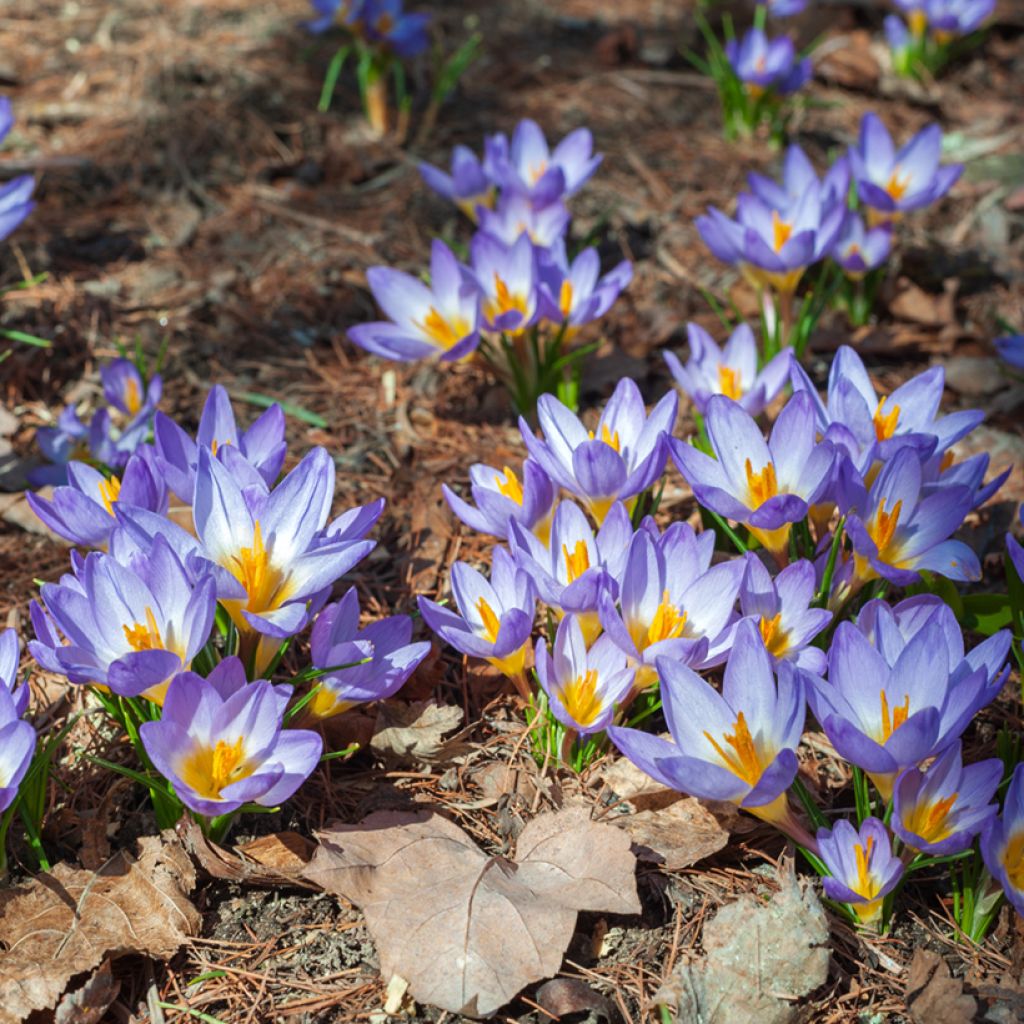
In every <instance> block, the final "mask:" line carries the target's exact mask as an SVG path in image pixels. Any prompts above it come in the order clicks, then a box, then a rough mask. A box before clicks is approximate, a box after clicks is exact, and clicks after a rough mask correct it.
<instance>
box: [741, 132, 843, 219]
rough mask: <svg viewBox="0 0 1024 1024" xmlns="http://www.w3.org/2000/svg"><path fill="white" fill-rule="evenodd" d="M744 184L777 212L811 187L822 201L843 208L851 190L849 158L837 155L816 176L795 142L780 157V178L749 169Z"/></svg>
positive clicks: (795, 202) (807, 158) (808, 160)
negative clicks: (822, 171) (820, 174)
mask: <svg viewBox="0 0 1024 1024" xmlns="http://www.w3.org/2000/svg"><path fill="white" fill-rule="evenodd" d="M747 183H748V184H749V185H750V192H751V194H752V195H754V196H756V197H757V198H758V199H760V200H761V201H762V202H764V203H767V204H768V206H770V207H772V208H773V209H776V210H779V211H782V210H785V209H787V208H788V207H791V206H795V205H796V204H797V203H799V202H800V200H801V198H802V197H803V195H804V193H806V192H808V191H810V190H813V191H816V192H818V193H819V194H820V196H821V199H822V202H823V203H825V204H828V205H831V204H835V203H838V204H839V205H840V206H842V207H844V208H845V206H846V198H847V196H848V195H849V192H850V161H849V158H848V157H846V156H841V157H839V159H838V160H836V161H835V162H834V163H833V164H832V165H831V166H830V167H829V169H828V170H827V171H826V172H825V174H824V175H823V176H822V177H820V178H819V177H818V173H817V171H815V169H814V164H812V163H811V160H810V157H808V155H807V154H806V153H805V152H804V151H803V150H802V149H801V148H800V147H799V146H798V145H796V144H795V143H794V144H793V145H791V146H789V147H788V148H787V149H786V152H785V155H784V156H783V158H782V175H781V178H780V180H778V181H776V180H775V179H774V178H769V177H766V176H765V175H763V174H758V173H757V172H756V171H751V172H749V173H748V174H747Z"/></svg>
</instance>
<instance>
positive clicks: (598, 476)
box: [519, 377, 679, 523]
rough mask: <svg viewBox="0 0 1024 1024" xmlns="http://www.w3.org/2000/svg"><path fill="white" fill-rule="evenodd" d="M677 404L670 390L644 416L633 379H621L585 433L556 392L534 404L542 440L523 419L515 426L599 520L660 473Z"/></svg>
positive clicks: (545, 467)
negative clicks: (617, 503)
mask: <svg viewBox="0 0 1024 1024" xmlns="http://www.w3.org/2000/svg"><path fill="white" fill-rule="evenodd" d="M678 402H679V400H678V397H677V395H676V393H675V392H674V391H670V392H669V393H668V394H666V395H664V396H663V397H662V399H661V400H660V401H659V402H658V404H657V405H656V406H655V407H654V408H653V409H652V410H651V414H650V416H648V415H647V410H646V409H645V407H644V400H643V398H642V397H641V395H640V389H639V388H638V387H637V386H636V382H635V381H633V380H632V379H631V378H629V377H623V378H622V380H620V381H619V383H618V384H617V385H616V386H615V391H614V392H612V396H611V398H609V399H608V404H607V405H606V406H605V407H604V411H603V412H602V413H601V417H600V419H599V420H598V421H597V427H596V428H595V429H594V430H592V431H588V430H587V428H586V427H584V426H583V424H582V423H581V422H580V420H579V419H578V418H577V417H576V416H575V414H574V413H572V412H571V411H570V410H569V409H568V408H567V407H566V406H565V405H563V404H562V403H561V402H560V401H559V400H558V399H557V398H555V397H554V395H541V397H540V400H539V401H538V402H537V418H538V420H539V421H540V428H541V432H542V435H543V436H542V437H541V438H538V437H536V436H535V435H534V433H533V431H532V430H531V429H530V425H529V424H528V423H527V421H526V420H525V418H523V417H520V418H519V429H520V431H521V432H522V435H523V441H524V442H525V444H526V448H527V450H528V451H529V453H530V455H531V456H532V457H533V458H534V459H535V460H536V461H537V462H538V463H539V464H540V466H541V467H542V468H543V470H544V471H545V472H546V473H547V474H548V476H550V477H551V479H552V480H553V481H554V482H555V483H556V484H558V485H559V486H560V487H564V488H565V490H567V491H568V492H569V493H570V494H574V495H576V497H578V498H579V499H580V500H581V501H583V502H585V503H586V506H587V508H588V509H589V510H590V512H591V514H592V515H593V516H594V518H595V519H596V520H597V522H598V523H600V522H603V520H604V517H605V516H606V515H607V514H608V510H609V509H610V508H611V507H612V505H613V504H614V503H615V502H616V501H629V500H630V499H631V498H636V497H637V495H639V494H641V493H643V492H644V491H645V490H647V488H648V487H650V486H651V485H652V484H653V483H654V481H655V480H657V479H658V477H659V476H661V474H662V472H663V470H664V468H665V459H666V457H667V454H668V453H667V451H666V448H665V438H666V437H667V436H668V435H669V434H670V433H671V431H672V427H673V426H674V424H675V420H676V409H677V407H678Z"/></svg>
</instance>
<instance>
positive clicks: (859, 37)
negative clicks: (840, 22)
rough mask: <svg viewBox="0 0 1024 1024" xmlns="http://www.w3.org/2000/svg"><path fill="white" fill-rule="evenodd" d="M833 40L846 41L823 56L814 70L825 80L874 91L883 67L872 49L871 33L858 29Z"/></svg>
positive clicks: (851, 87)
mask: <svg viewBox="0 0 1024 1024" xmlns="http://www.w3.org/2000/svg"><path fill="white" fill-rule="evenodd" d="M833 42H834V43H835V44H839V43H841V42H845V44H846V45H845V46H837V48H836V49H834V50H831V51H830V52H829V53H827V54H826V55H825V56H824V57H822V59H821V61H820V62H819V63H818V66H817V67H816V68H815V71H816V72H817V73H818V74H819V75H821V77H822V78H823V79H825V81H828V82H835V84H836V85H841V86H844V87H845V88H847V89H860V90H861V91H863V92H871V91H872V90H873V89H874V88H875V87H876V86H877V85H878V79H879V77H880V76H881V74H882V69H881V67H880V66H879V64H878V60H877V59H876V58H875V55H874V53H872V52H871V43H872V38H871V35H870V33H868V32H866V31H863V30H858V31H856V32H851V33H849V35H847V36H844V37H840V38H837V39H835V40H834V41H833Z"/></svg>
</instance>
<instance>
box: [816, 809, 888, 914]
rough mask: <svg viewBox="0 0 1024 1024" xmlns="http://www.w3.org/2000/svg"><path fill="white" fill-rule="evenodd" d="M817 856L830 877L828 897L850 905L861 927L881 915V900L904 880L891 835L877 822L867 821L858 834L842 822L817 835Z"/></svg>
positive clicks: (827, 886) (827, 889) (825, 887)
mask: <svg viewBox="0 0 1024 1024" xmlns="http://www.w3.org/2000/svg"><path fill="white" fill-rule="evenodd" d="M818 856H820V857H821V859H822V862H823V863H824V865H825V867H827V868H828V870H829V876H828V877H826V878H824V879H822V886H823V887H824V889H825V895H826V896H828V898H829V899H833V900H837V901H838V902H840V903H849V904H850V906H851V907H853V909H854V911H855V912H856V914H857V916H858V917H859V918H860V920H861V923H862V924H871V923H872V922H873V921H876V920H877V919H878V918H879V916H880V915H881V913H882V900H884V899H885V897H886V896H888V895H889V893H891V892H892V891H893V889H895V888H896V886H897V884H898V883H899V881H900V879H901V878H902V877H903V862H902V861H901V860H900V858H899V857H896V856H893V852H892V839H891V838H890V837H889V831H888V829H886V827H885V825H883V824H882V822H881V821H879V820H878V818H865V819H864V821H863V823H862V824H861V826H860V830H859V831H858V830H857V829H856V828H854V827H853V825H852V824H851V823H850V822H848V821H846V820H840V821H837V822H836V823H835V825H834V826H833V828H831V829H827V828H823V829H820V830H819V831H818Z"/></svg>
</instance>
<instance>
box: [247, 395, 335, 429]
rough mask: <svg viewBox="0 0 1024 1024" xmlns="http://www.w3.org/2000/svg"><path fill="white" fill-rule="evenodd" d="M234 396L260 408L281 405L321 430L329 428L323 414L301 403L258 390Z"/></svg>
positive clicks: (285, 411) (285, 409) (298, 418)
mask: <svg viewBox="0 0 1024 1024" xmlns="http://www.w3.org/2000/svg"><path fill="white" fill-rule="evenodd" d="M234 397H235V398H237V399H239V400H240V401H242V402H248V403H249V404H250V405H255V406H258V407H259V408H260V409H269V408H270V407H271V406H272V405H279V406H281V409H282V410H283V411H284V413H285V414H286V415H288V416H294V417H295V419H297V420H301V421H302V422H303V423H308V424H309V425H310V426H311V427H317V428H318V429H319V430H326V429H327V420H325V419H324V418H323V416H318V415H317V414H316V413H315V412H310V411H309V409H303V408H302V406H301V405H293V404H292V403H291V402H282V401H279V400H278V399H276V398H271V397H270V396H269V395H261V394H259V392H257V391H243V392H241V393H236V394H235V395H234Z"/></svg>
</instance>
